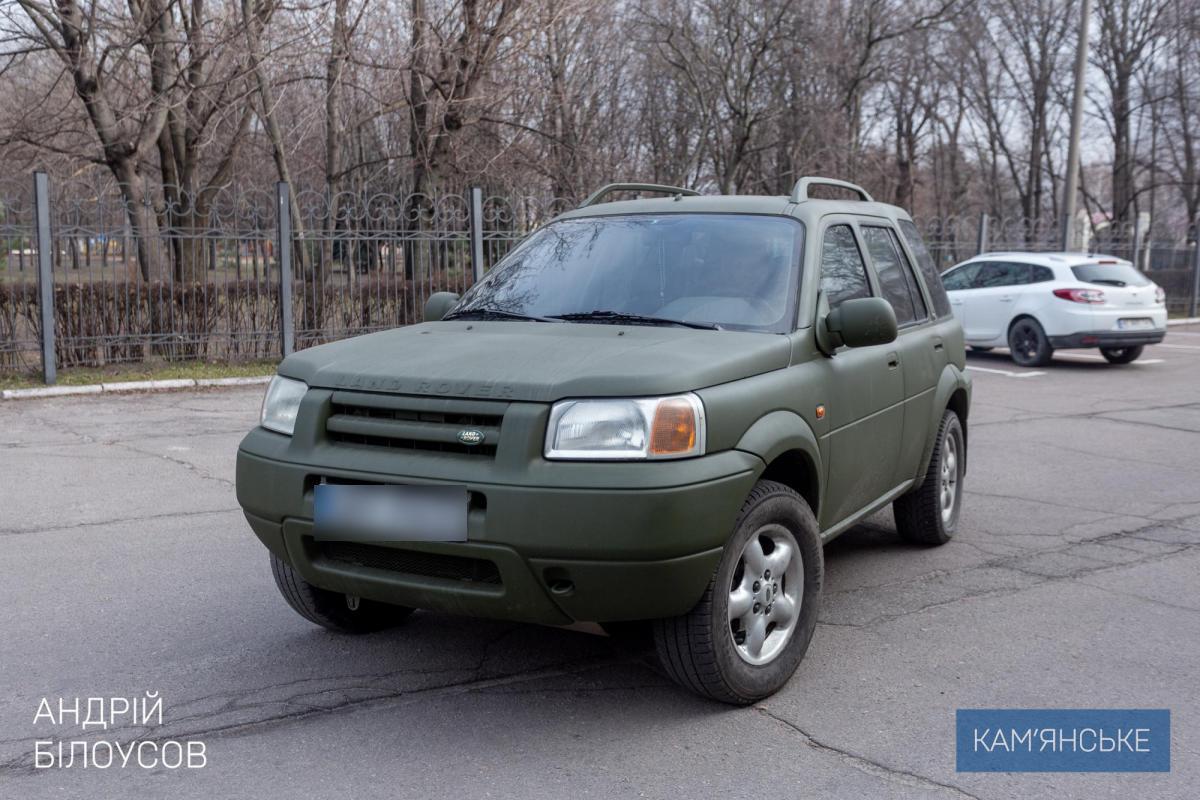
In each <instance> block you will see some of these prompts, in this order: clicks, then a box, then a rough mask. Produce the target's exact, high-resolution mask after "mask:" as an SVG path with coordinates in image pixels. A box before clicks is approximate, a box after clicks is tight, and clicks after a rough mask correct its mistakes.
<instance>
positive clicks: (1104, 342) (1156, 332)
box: [1047, 329, 1167, 349]
mask: <svg viewBox="0 0 1200 800" xmlns="http://www.w3.org/2000/svg"><path fill="white" fill-rule="evenodd" d="M1166 335H1167V332H1166V331H1165V330H1162V329H1151V330H1142V331H1083V332H1080V333H1072V334H1068V335H1065V336H1049V337H1047V338H1048V339H1049V340H1050V345H1051V346H1052V347H1055V348H1059V349H1063V348H1073V347H1136V346H1138V345H1146V344H1158V343H1159V342H1161V341H1162V340H1163V339H1164V338H1165V337H1166Z"/></svg>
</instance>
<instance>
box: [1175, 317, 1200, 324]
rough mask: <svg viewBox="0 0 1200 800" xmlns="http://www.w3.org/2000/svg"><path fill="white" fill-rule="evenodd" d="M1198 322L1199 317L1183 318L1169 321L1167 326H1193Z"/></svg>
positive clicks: (1199, 320)
mask: <svg viewBox="0 0 1200 800" xmlns="http://www.w3.org/2000/svg"><path fill="white" fill-rule="evenodd" d="M1197 322H1200V317H1184V318H1183V319H1169V320H1167V324H1168V325H1195V324H1196V323H1197Z"/></svg>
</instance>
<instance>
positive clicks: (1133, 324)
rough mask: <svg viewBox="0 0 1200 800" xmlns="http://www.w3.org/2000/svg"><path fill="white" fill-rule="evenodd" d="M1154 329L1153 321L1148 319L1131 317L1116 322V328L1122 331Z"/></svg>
mask: <svg viewBox="0 0 1200 800" xmlns="http://www.w3.org/2000/svg"><path fill="white" fill-rule="evenodd" d="M1153 327H1154V320H1152V319H1150V318H1149V317H1131V318H1129V319H1119V320H1117V328H1118V329H1120V330H1123V331H1144V330H1147V329H1149V328H1153Z"/></svg>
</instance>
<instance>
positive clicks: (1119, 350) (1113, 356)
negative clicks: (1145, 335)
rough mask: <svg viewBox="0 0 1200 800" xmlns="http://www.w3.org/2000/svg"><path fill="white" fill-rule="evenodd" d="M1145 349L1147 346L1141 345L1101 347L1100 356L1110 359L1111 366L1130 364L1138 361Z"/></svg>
mask: <svg viewBox="0 0 1200 800" xmlns="http://www.w3.org/2000/svg"><path fill="white" fill-rule="evenodd" d="M1145 349H1146V348H1145V346H1144V345H1140V344H1139V345H1137V346H1136V347H1101V348H1100V355H1102V356H1104V357H1105V358H1106V359H1108V363H1110V364H1128V363H1130V362H1131V361H1137V360H1138V358H1140V357H1141V355H1142V351H1143V350H1145Z"/></svg>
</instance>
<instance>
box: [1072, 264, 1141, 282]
mask: <svg viewBox="0 0 1200 800" xmlns="http://www.w3.org/2000/svg"><path fill="white" fill-rule="evenodd" d="M1071 272H1073V273H1075V277H1076V278H1078V279H1079V280H1081V281H1083V282H1084V283H1098V284H1100V285H1101V286H1146V285H1148V284H1149V283H1150V279H1149V278H1147V277H1146V276H1145V275H1143V274H1142V273H1140V272H1138V271H1137V270H1136V269H1134V268H1133V265H1132V264H1121V263H1116V264H1101V263H1097V264H1080V265H1079V266H1078V267H1071Z"/></svg>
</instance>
